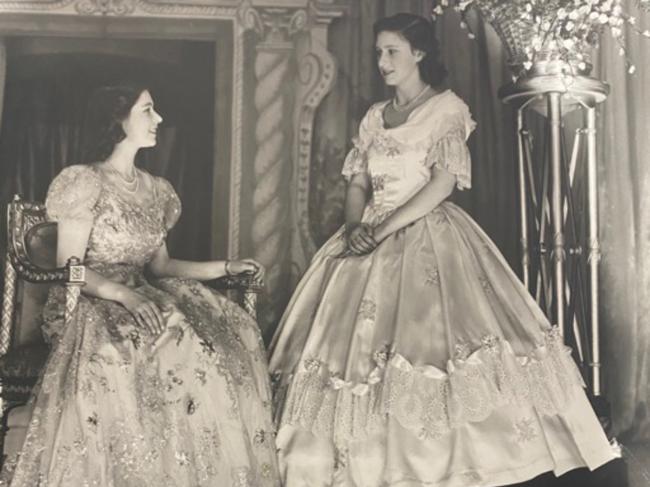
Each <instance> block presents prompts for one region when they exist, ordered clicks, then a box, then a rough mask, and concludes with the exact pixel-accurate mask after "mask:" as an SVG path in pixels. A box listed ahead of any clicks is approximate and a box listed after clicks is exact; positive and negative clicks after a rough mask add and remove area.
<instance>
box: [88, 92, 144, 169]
mask: <svg viewBox="0 0 650 487" xmlns="http://www.w3.org/2000/svg"><path fill="white" fill-rule="evenodd" d="M146 90H147V87H146V86H144V85H140V84H121V85H115V86H103V87H101V88H98V89H96V90H95V91H94V92H93V93H92V95H91V96H90V100H89V102H88V109H87V112H86V121H85V126H84V144H83V147H84V149H83V162H86V163H91V162H97V161H104V160H106V158H108V156H110V155H111V154H112V152H113V150H114V149H115V146H116V145H117V144H118V143H120V142H121V141H122V140H124V138H125V137H126V134H125V133H124V129H123V128H122V122H123V121H124V120H125V119H126V118H127V117H128V116H129V113H130V112H131V108H133V105H135V103H136V102H137V101H138V98H140V95H141V94H142V93H143V92H144V91H146Z"/></svg>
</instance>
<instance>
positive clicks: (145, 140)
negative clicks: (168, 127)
mask: <svg viewBox="0 0 650 487" xmlns="http://www.w3.org/2000/svg"><path fill="white" fill-rule="evenodd" d="M160 122H162V117H161V116H160V115H159V114H158V112H156V110H154V103H153V99H152V98H151V94H150V93H149V92H148V91H147V90H145V91H143V92H142V93H141V94H140V97H139V98H138V99H137V101H136V102H135V104H134V105H133V106H132V107H131V111H130V113H129V116H128V117H127V118H126V119H125V120H124V121H123V122H122V128H123V129H124V133H125V134H126V139H125V140H127V141H129V143H131V144H133V145H135V146H136V147H138V148H140V147H153V146H154V145H156V133H157V130H158V125H159V124H160Z"/></svg>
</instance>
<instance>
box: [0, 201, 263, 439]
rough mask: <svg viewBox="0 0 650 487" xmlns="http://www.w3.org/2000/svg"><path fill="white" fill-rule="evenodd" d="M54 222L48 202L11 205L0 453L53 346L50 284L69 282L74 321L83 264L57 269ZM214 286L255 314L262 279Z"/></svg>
mask: <svg viewBox="0 0 650 487" xmlns="http://www.w3.org/2000/svg"><path fill="white" fill-rule="evenodd" d="M56 232H57V226H56V223H55V222H50V221H47V219H46V213H45V206H44V205H43V204H41V203H36V202H30V201H25V200H22V199H21V198H20V197H19V196H18V195H16V196H15V197H14V200H13V201H12V202H11V203H9V205H8V207H7V237H8V242H7V255H6V261H5V263H6V265H5V273H4V293H3V296H2V321H1V322H0V404H1V407H0V413H1V415H2V417H1V420H2V429H1V431H0V452H2V451H3V446H4V445H3V443H4V439H5V433H6V431H7V427H8V422H7V421H8V415H9V414H8V413H9V411H10V410H11V409H12V408H14V407H16V406H19V405H22V404H25V403H26V402H27V400H28V399H29V395H30V393H31V390H32V388H33V386H34V384H35V383H36V381H37V379H38V377H39V375H40V372H41V369H42V368H43V365H44V364H45V360H46V359H47V356H48V353H49V349H48V346H47V344H46V343H45V341H44V339H43V336H42V334H41V324H42V316H41V312H42V309H43V306H44V304H45V301H46V299H47V293H48V290H49V288H50V286H52V284H55V283H58V284H61V283H63V284H65V286H66V309H65V320H66V322H67V321H68V320H70V319H72V316H73V313H74V311H75V308H76V306H77V301H78V299H79V294H80V292H81V287H82V286H83V285H84V283H85V267H84V266H83V264H81V262H80V260H79V259H77V258H74V257H73V258H71V259H70V260H69V261H68V263H67V265H66V266H65V267H62V268H57V267H56V238H57V235H56ZM210 285H211V286H212V287H214V288H216V289H219V290H226V291H227V292H228V294H229V296H230V298H231V299H235V300H236V301H239V303H240V304H241V306H242V307H243V308H244V309H245V310H246V311H247V312H248V313H250V314H251V315H252V316H253V317H256V304H257V294H258V293H259V292H260V291H261V290H262V287H263V285H262V283H260V282H257V281H255V280H254V278H252V276H241V277H240V276H237V277H227V278H223V279H218V280H215V281H212V282H211V283H210Z"/></svg>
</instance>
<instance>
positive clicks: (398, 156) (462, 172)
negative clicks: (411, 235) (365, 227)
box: [343, 90, 475, 222]
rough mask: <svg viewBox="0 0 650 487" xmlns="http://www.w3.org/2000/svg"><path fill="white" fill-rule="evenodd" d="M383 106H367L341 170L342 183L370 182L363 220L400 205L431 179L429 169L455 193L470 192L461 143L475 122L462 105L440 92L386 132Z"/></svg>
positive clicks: (448, 93) (466, 154)
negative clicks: (361, 176) (440, 173)
mask: <svg viewBox="0 0 650 487" xmlns="http://www.w3.org/2000/svg"><path fill="white" fill-rule="evenodd" d="M387 103H388V102H386V101H384V102H380V103H376V104H375V105H373V106H372V107H370V109H369V110H368V112H367V113H366V115H365V117H364V118H363V120H362V121H361V124H360V126H359V135H358V137H356V138H355V139H354V147H353V149H352V150H351V151H350V153H349V154H348V156H347V157H346V160H345V163H344V165H343V175H344V176H345V177H346V178H348V179H350V178H352V177H353V176H354V175H355V174H358V173H366V174H367V175H368V177H369V179H370V181H371V184H372V198H371V199H370V201H369V202H368V204H367V207H366V212H365V215H364V220H365V221H375V222H376V221H377V219H381V218H382V217H383V216H385V215H387V214H389V213H390V212H391V211H393V210H395V209H396V208H398V207H400V206H401V205H403V204H405V203H406V202H407V201H408V200H409V199H411V198H412V197H413V196H414V195H415V194H416V193H417V192H418V191H420V189H422V188H423V187H424V186H425V185H426V184H427V183H428V182H429V181H430V180H431V178H432V175H433V174H434V169H435V168H441V169H444V170H446V171H448V172H450V173H452V174H453V175H454V176H456V181H457V186H458V187H459V188H460V189H465V188H469V187H471V162H470V155H469V151H468V149H467V145H466V144H465V141H466V139H467V137H468V136H469V134H470V133H471V131H472V130H473V129H474V126H475V123H474V121H473V120H472V118H471V115H470V113H469V109H468V108H467V105H465V103H464V102H463V101H462V100H461V99H460V98H458V97H457V96H456V95H455V94H454V93H453V92H452V91H450V90H446V91H444V92H442V93H439V94H437V95H435V96H433V97H431V98H430V99H428V100H427V101H426V102H424V103H423V104H422V105H420V106H418V107H417V108H416V109H415V110H413V111H412V112H411V113H410V114H409V117H408V118H407V120H406V122H404V123H403V124H402V125H399V126H397V127H392V128H387V127H385V125H384V120H383V111H384V109H385V107H386V105H387Z"/></svg>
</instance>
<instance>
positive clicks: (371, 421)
mask: <svg viewBox="0 0 650 487" xmlns="http://www.w3.org/2000/svg"><path fill="white" fill-rule="evenodd" d="M374 360H375V362H376V364H377V366H376V367H375V368H374V369H373V370H372V372H371V373H370V374H369V375H368V376H367V377H366V378H365V380H364V381H363V382H361V381H359V382H354V381H348V380H344V379H342V378H341V377H340V376H339V375H338V374H337V373H335V372H333V371H331V370H330V368H329V366H328V364H327V363H325V362H322V361H320V360H318V359H310V360H306V361H304V362H302V363H301V365H300V366H299V367H298V368H297V369H296V371H294V373H292V374H290V375H285V376H282V375H280V376H278V374H275V379H276V380H277V383H276V384H277V386H276V391H275V392H276V394H274V397H275V402H276V404H275V410H276V411H278V412H280V413H281V416H280V417H278V418H276V423H278V426H279V427H282V426H284V425H292V426H296V427H300V428H303V429H305V430H307V431H310V432H312V433H313V434H314V435H316V436H320V437H325V438H330V439H332V440H333V441H334V442H335V443H336V442H341V441H350V440H358V439H363V438H366V437H367V436H368V435H369V434H372V433H373V432H375V431H377V430H379V429H381V428H382V425H383V423H384V422H385V420H386V418H387V417H392V418H394V419H395V420H397V422H398V423H399V424H401V425H402V426H403V427H404V428H406V429H409V430H411V431H412V432H413V433H414V434H416V435H417V436H418V437H420V438H423V439H431V438H433V439H435V438H439V437H440V436H442V435H444V434H445V433H447V432H449V431H451V430H453V429H455V428H457V427H459V426H462V425H464V424H467V423H476V422H481V421H484V420H485V419H487V417H488V416H490V414H491V413H492V412H493V411H495V410H496V409H498V407H500V406H502V405H507V404H516V405H520V406H524V407H525V406H532V407H533V408H534V409H535V410H536V411H538V412H539V413H541V414H544V415H547V416H550V415H555V414H561V413H562V411H563V410H564V408H565V406H566V405H567V404H569V403H570V402H571V400H572V399H573V397H574V396H575V395H576V394H583V391H582V388H583V387H584V382H583V380H582V376H581V375H580V373H579V371H578V370H577V367H576V365H575V363H574V362H573V359H572V358H571V356H570V349H569V348H568V347H566V346H565V345H564V344H563V342H562V337H561V336H560V335H559V332H558V331H557V329H555V328H552V329H551V330H549V331H548V332H547V333H546V336H545V339H544V343H542V344H539V345H538V346H537V347H536V348H535V349H534V350H533V351H532V353H530V354H529V355H526V356H518V355H515V353H514V352H513V350H512V347H511V346H510V344H509V343H508V342H507V341H505V340H500V339H499V338H497V337H494V336H487V337H485V338H484V339H483V345H482V346H481V347H480V348H478V349H477V350H475V351H473V352H472V353H470V351H469V350H467V349H462V350H460V355H458V354H457V356H456V358H455V359H453V360H449V363H448V365H447V371H446V372H445V371H443V370H441V369H438V368H436V367H434V366H431V365H419V366H415V365H413V364H412V363H411V362H409V361H408V360H407V359H406V358H405V357H403V356H402V355H400V354H399V353H395V352H394V351H392V350H389V349H388V348H387V349H385V350H379V351H377V352H375V354H374Z"/></svg>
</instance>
